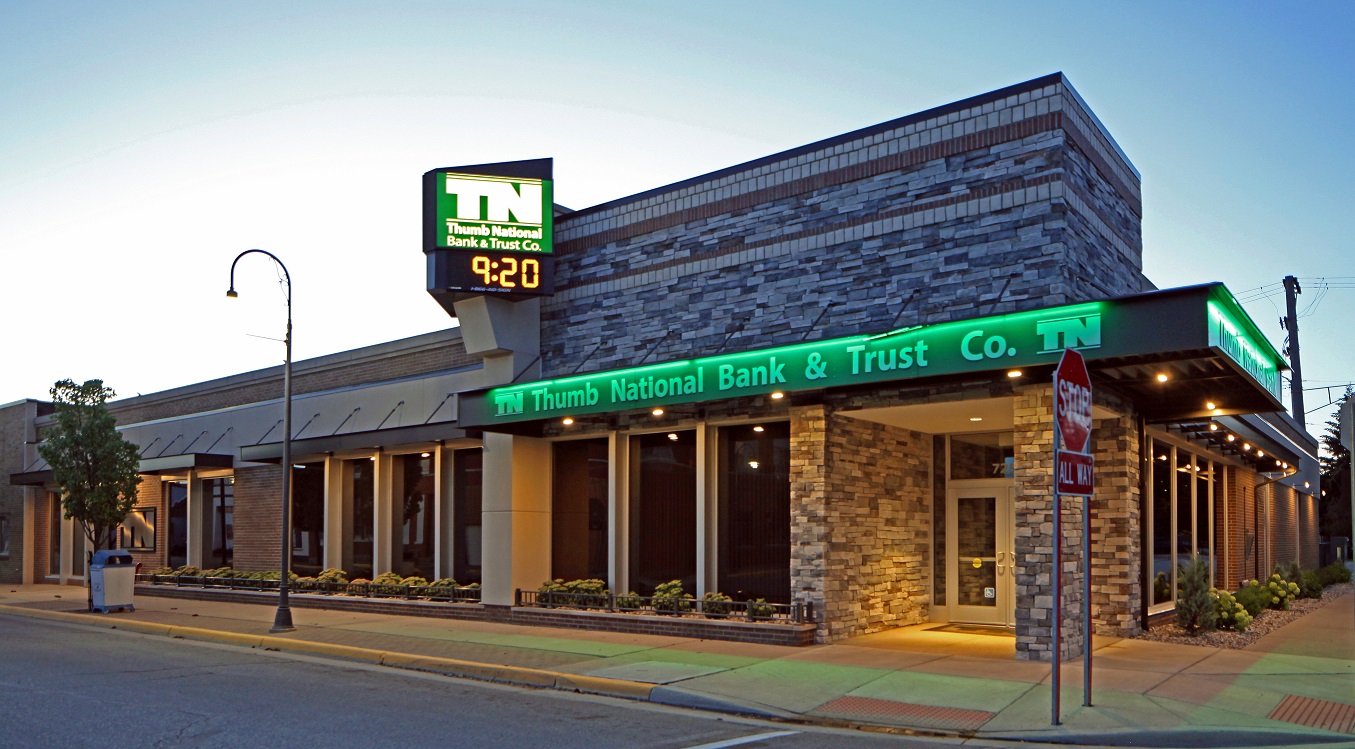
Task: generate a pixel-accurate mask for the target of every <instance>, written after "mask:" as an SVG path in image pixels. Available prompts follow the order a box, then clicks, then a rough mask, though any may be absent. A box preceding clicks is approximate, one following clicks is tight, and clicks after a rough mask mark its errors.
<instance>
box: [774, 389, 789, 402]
mask: <svg viewBox="0 0 1355 749" xmlns="http://www.w3.org/2000/svg"><path fill="white" fill-rule="evenodd" d="M784 397H786V394H785V393H783V392H781V391H779V390H778V391H777V392H775V393H772V400H774V401H779V400H781V399H782V398H784Z"/></svg>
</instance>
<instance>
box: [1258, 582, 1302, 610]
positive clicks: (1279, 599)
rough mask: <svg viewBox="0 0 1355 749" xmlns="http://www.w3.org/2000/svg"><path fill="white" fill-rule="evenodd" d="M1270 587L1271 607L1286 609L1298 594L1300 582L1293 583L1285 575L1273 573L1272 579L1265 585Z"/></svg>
mask: <svg viewBox="0 0 1355 749" xmlns="http://www.w3.org/2000/svg"><path fill="white" fill-rule="evenodd" d="M1264 587H1266V588H1269V589H1270V607H1271V608H1272V609H1275V610H1277V611H1284V610H1286V609H1288V608H1289V602H1290V601H1292V600H1293V599H1294V596H1296V595H1298V592H1299V586H1298V583H1291V582H1289V581H1288V580H1285V579H1284V578H1283V577H1280V576H1279V575H1278V574H1277V575H1271V576H1270V580H1268V581H1266V584H1265V586H1264Z"/></svg>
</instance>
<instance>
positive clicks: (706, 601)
mask: <svg viewBox="0 0 1355 749" xmlns="http://www.w3.org/2000/svg"><path fill="white" fill-rule="evenodd" d="M733 600H734V599H732V598H730V597H729V596H727V595H725V594H724V593H714V592H712V593H707V594H705V595H704V596H701V613H703V614H710V615H711V616H712V617H722V616H725V615H726V614H728V613H729V612H730V610H732V609H733V608H734V605H733V604H732V603H731V601H733Z"/></svg>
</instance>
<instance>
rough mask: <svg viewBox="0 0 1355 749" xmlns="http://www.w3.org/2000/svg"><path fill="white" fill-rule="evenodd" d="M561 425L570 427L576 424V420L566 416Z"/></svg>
mask: <svg viewBox="0 0 1355 749" xmlns="http://www.w3.org/2000/svg"><path fill="white" fill-rule="evenodd" d="M561 423H562V424H564V425H565V426H569V425H570V424H573V423H574V419H572V418H570V417H568V416H566V417H565V418H564V420H563V421H562V422H561Z"/></svg>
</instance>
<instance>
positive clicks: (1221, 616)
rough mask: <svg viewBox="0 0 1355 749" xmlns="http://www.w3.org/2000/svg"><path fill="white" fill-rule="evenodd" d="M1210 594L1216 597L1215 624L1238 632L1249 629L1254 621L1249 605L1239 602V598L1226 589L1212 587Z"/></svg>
mask: <svg viewBox="0 0 1355 749" xmlns="http://www.w3.org/2000/svg"><path fill="white" fill-rule="evenodd" d="M1209 595H1210V596H1212V597H1213V598H1214V603H1215V608H1216V614H1215V625H1216V626H1217V627H1218V628H1219V629H1231V630H1235V631H1237V632H1246V631H1247V627H1249V626H1251V623H1252V615H1251V614H1249V613H1247V607H1245V606H1243V605H1242V604H1241V603H1239V602H1238V600H1237V598H1235V597H1234V596H1233V594H1232V593H1229V592H1228V591H1226V590H1219V589H1217V588H1210V589H1209Z"/></svg>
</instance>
